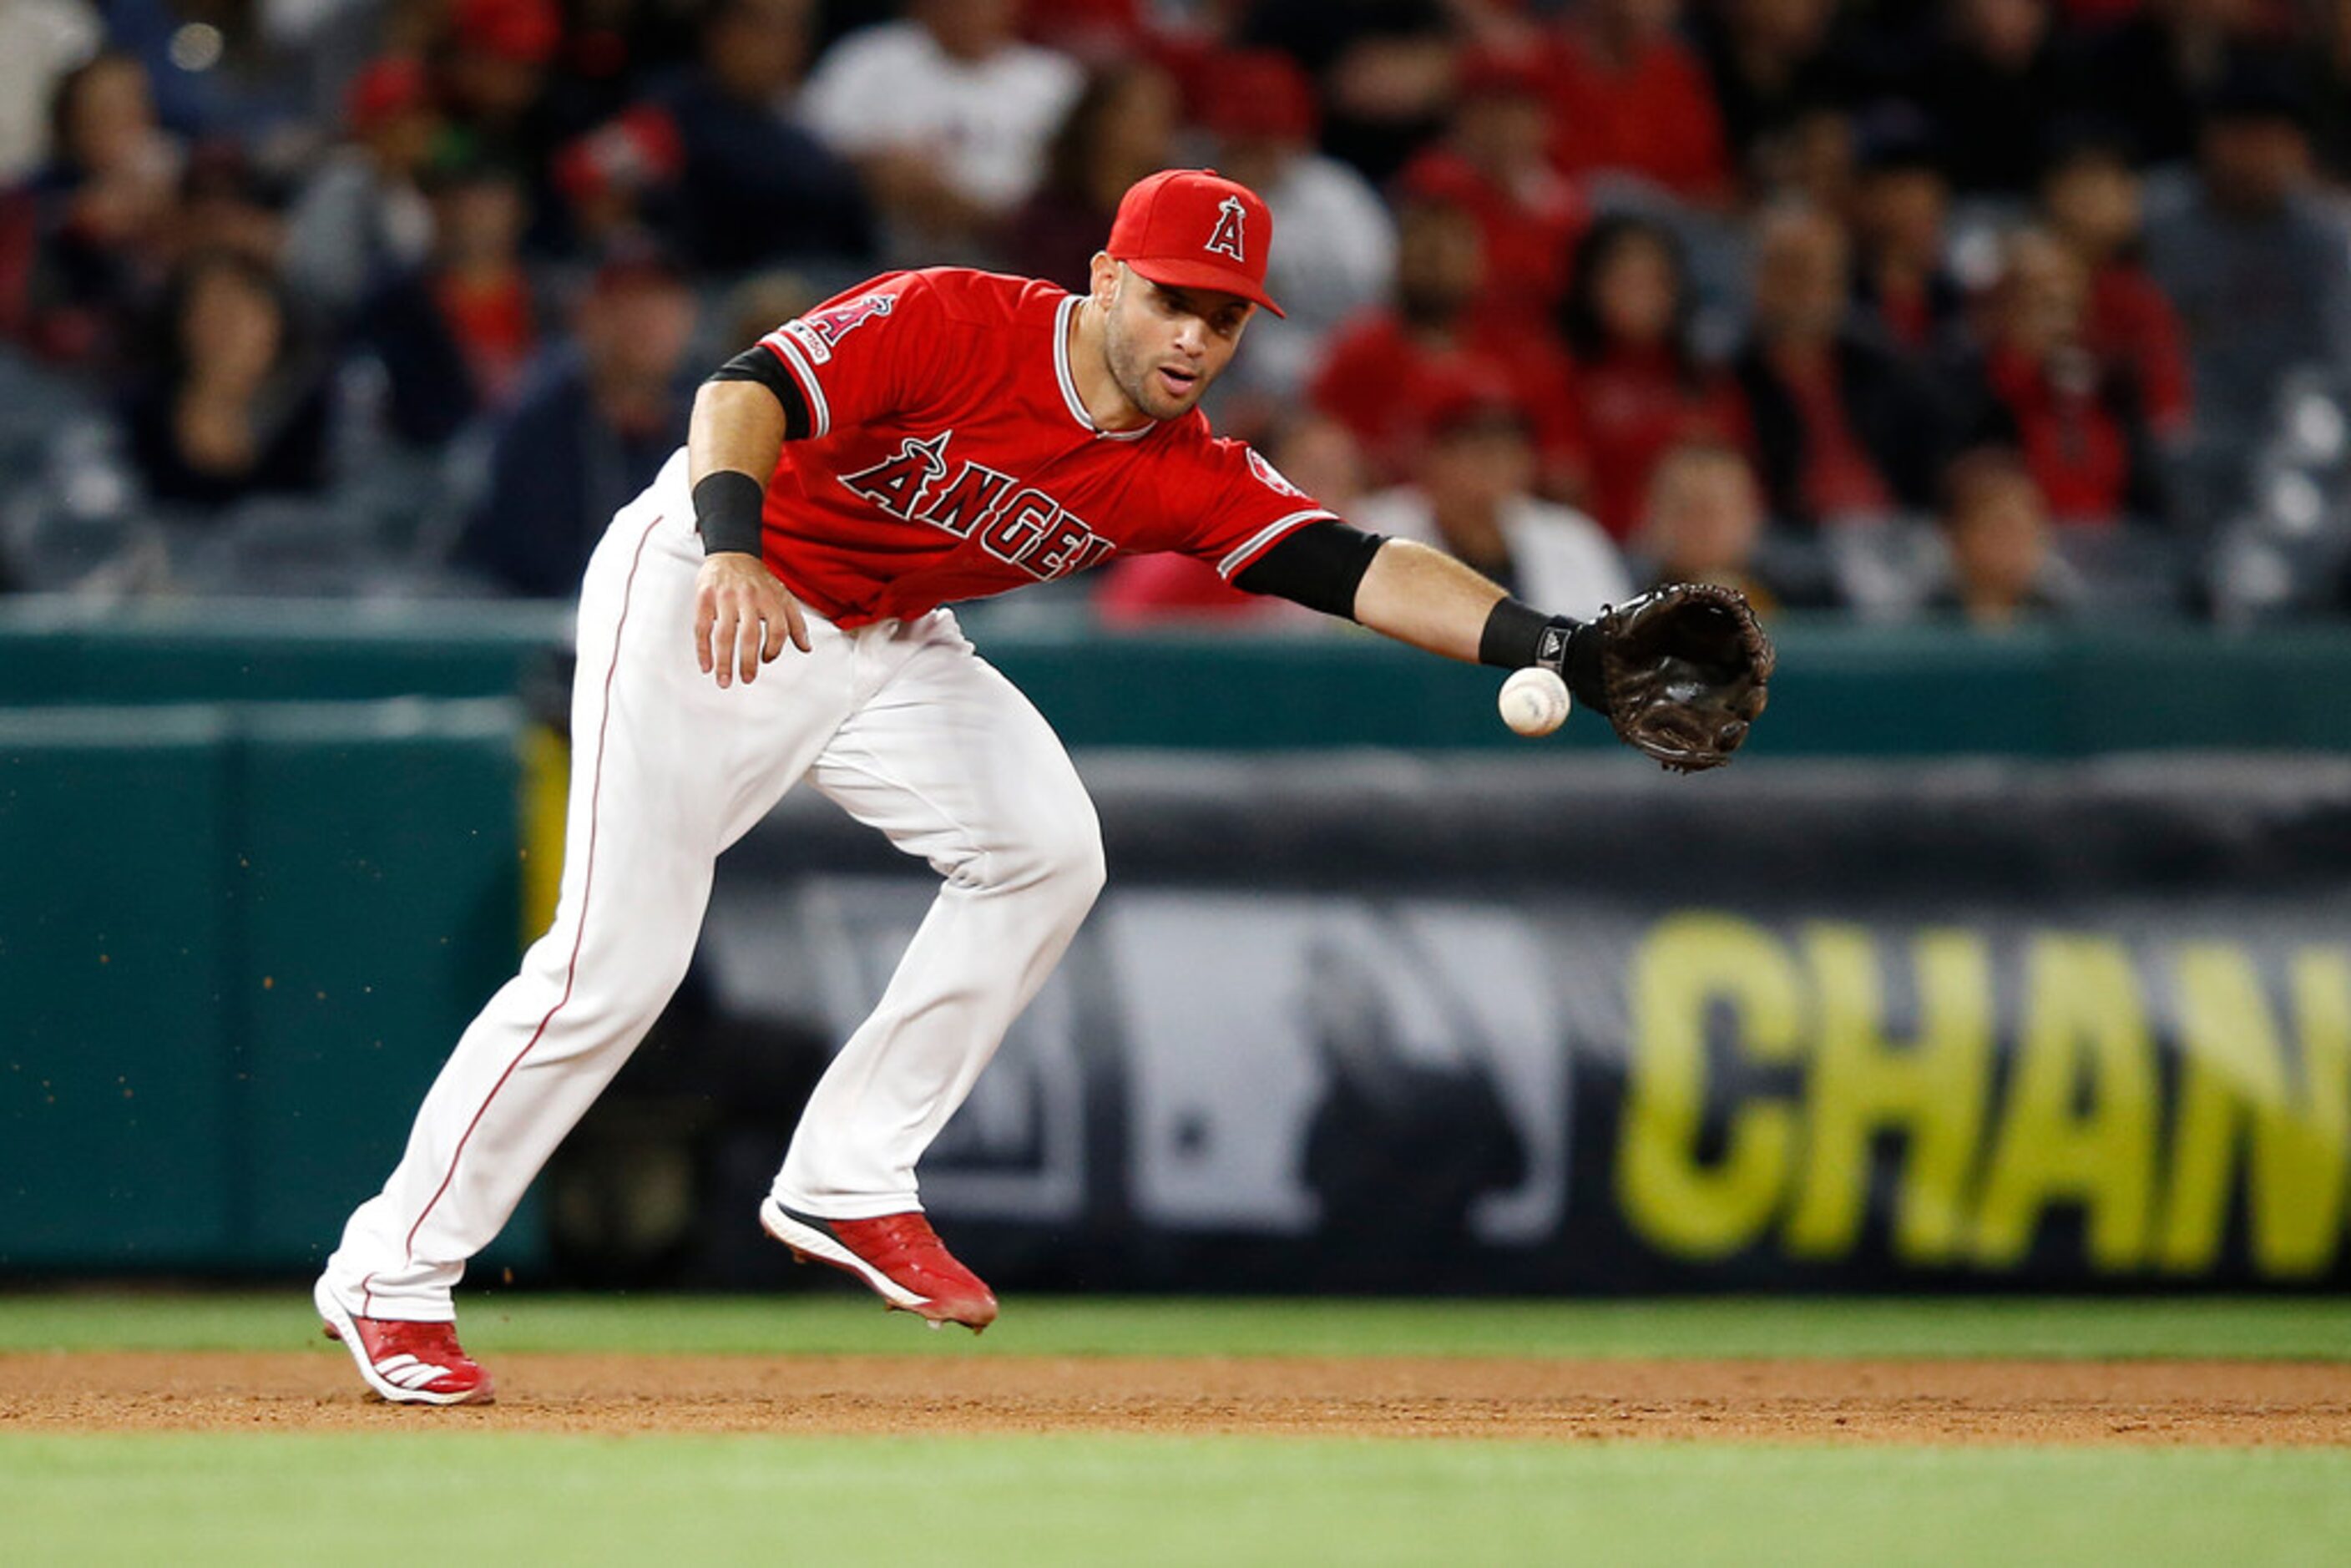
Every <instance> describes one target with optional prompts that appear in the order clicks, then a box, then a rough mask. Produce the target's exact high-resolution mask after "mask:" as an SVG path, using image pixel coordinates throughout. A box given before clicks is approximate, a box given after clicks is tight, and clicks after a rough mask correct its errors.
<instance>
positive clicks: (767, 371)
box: [710, 343, 816, 441]
mask: <svg viewBox="0 0 2351 1568" xmlns="http://www.w3.org/2000/svg"><path fill="white" fill-rule="evenodd" d="M710 379H711V380H712V381H714V382H758V383H759V384H760V385H761V386H763V387H766V388H767V389H768V391H769V392H773V393H775V394H776V401H777V402H779V403H782V404H783V405H784V439H785V440H786V441H805V440H807V439H808V436H809V433H810V431H812V430H814V429H815V428H816V420H815V419H814V417H813V416H811V415H810V413H809V405H808V397H807V395H806V394H805V393H803V392H801V391H800V384H799V382H796V381H794V380H792V373H791V372H790V371H788V370H786V369H784V363H783V361H781V360H778V358H776V356H775V355H774V354H773V353H772V352H770V351H769V350H766V349H763V348H761V347H760V346H759V345H758V344H757V343H754V344H752V345H751V346H750V347H749V348H747V349H746V350H743V351H742V352H741V353H739V354H737V355H736V356H735V357H734V358H733V359H731V360H729V361H726V363H725V364H723V365H721V366H719V367H718V368H717V369H716V370H715V371H711V372H710Z"/></svg>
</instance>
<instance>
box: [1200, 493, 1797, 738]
mask: <svg viewBox="0 0 2351 1568" xmlns="http://www.w3.org/2000/svg"><path fill="white" fill-rule="evenodd" d="M1316 528H1331V529H1335V530H1338V531H1337V532H1335V533H1332V534H1331V535H1328V536H1325V538H1323V539H1322V541H1320V542H1314V541H1312V540H1311V538H1310V536H1312V535H1313V534H1314V532H1315V529H1316ZM1350 535H1353V538H1354V539H1357V540H1361V541H1363V543H1362V544H1361V545H1359V546H1355V547H1353V548H1354V553H1353V560H1354V562H1355V563H1356V564H1355V566H1354V567H1353V568H1351V569H1350V570H1354V571H1357V572H1359V574H1360V575H1359V576H1358V577H1357V578H1356V580H1355V581H1354V582H1353V594H1352V609H1353V616H1354V618H1355V620H1357V621H1359V622H1362V623H1363V624H1364V625H1365V626H1368V627H1370V628H1371V629H1372V630H1373V631H1374V632H1382V633H1384V634H1385V635H1387V636H1390V637H1393V638H1395V639H1396V640H1397V641H1398V642H1400V643H1410V644H1411V645H1412V646H1414V647H1416V648H1422V649H1426V651H1428V652H1429V653H1441V654H1443V655H1445V656H1446V657H1447V658H1451V659H1459V660H1462V661H1464V662H1474V663H1478V664H1492V665H1496V666H1499V667H1500V668H1502V669H1510V670H1516V669H1522V668H1525V667H1526V666H1528V665H1540V666H1541V667H1543V668H1546V669H1549V670H1551V671H1552V672H1553V673H1554V674H1558V675H1559V676H1560V677H1561V678H1562V680H1563V681H1565V682H1566V683H1567V686H1568V689H1569V690H1570V691H1572V692H1573V693H1574V695H1575V700H1576V701H1577V702H1578V703H1580V704H1582V705H1583V706H1585V707H1587V708H1590V709H1592V710H1593V711H1594V712H1596V713H1599V714H1602V715H1604V716H1606V718H1607V720H1608V722H1609V724H1610V726H1611V727H1614V729H1615V731H1616V734H1617V736H1618V737H1620V738H1621V739H1622V740H1624V742H1625V744H1626V745H1627V746H1630V747H1633V748H1634V749H1635V750H1636V751H1641V752H1644V753H1646V754H1647V755H1648V756H1650V757H1653V758H1656V760H1657V761H1659V762H1660V763H1662V764H1664V765H1665V766H1666V767H1667V768H1671V769H1673V770H1674V771H1676V772H1681V773H1695V772H1698V771H1701V770H1703V769H1705V768H1719V767H1721V766H1722V765H1723V764H1724V763H1726V762H1728V761H1729V760H1730V758H1731V754H1732V753H1733V752H1735V751H1737V750H1738V749H1739V747H1740V743H1741V742H1743V741H1744V740H1745V739H1746V738H1747V732H1748V729H1749V727H1750V726H1751V725H1752V724H1753V723H1754V722H1755V720H1756V719H1757V718H1759V717H1761V715H1762V712H1763V706H1764V701H1765V698H1766V696H1767V695H1769V686H1770V683H1771V670H1772V666H1773V664H1774V663H1775V662H1776V661H1775V657H1774V654H1773V652H1772V648H1771V638H1769V637H1768V636H1766V635H1764V632H1763V629H1762V628H1761V626H1760V625H1758V624H1757V623H1756V621H1755V615H1754V612H1753V611H1752V610H1751V609H1750V607H1749V605H1748V603H1747V601H1746V598H1745V597H1744V596H1743V595H1741V594H1740V592H1739V591H1738V590H1736V589H1732V588H1723V587H1718V586H1716V585H1715V584H1712V583H1687V582H1684V583H1674V584H1671V585H1668V586H1667V587H1664V588H1658V589H1654V590H1652V591H1649V592H1647V593H1644V594H1641V595H1639V596H1637V597H1635V598H1634V599H1631V600H1628V601H1625V603H1623V604H1618V605H1612V606H1609V607H1608V608H1606V609H1604V610H1603V611H1602V612H1601V614H1600V616H1599V618H1598V619H1597V620H1594V621H1589V622H1583V621H1574V620H1571V619H1569V618H1568V617H1566V616H1563V615H1546V614H1545V613H1543V612H1541V610H1538V609H1536V608H1535V607H1533V606H1532V605H1529V604H1522V603H1520V601H1517V600H1515V599H1512V598H1510V596H1509V595H1508V594H1507V593H1505V592H1504V591H1502V589H1501V588H1500V587H1499V585H1497V584H1495V583H1493V582H1491V581H1489V580H1487V579H1486V578H1485V577H1483V576H1481V575H1479V573H1478V572H1476V571H1474V570H1471V569H1470V568H1468V567H1467V566H1465V565H1463V564H1462V563H1461V562H1459V561H1458V560H1455V559H1453V558H1452V557H1450V556H1447V555H1445V554H1443V553H1441V552H1439V551H1437V550H1434V549H1429V548H1428V547H1427V546H1426V545H1421V544H1416V543H1414V542H1412V541H1410V540H1408V539H1384V540H1379V541H1377V542H1376V544H1374V543H1373V542H1372V541H1371V539H1370V537H1369V536H1365V535H1360V534H1354V533H1353V530H1352V529H1346V528H1344V527H1343V525H1340V524H1318V525H1312V526H1310V527H1309V528H1301V529H1299V530H1298V532H1297V533H1296V534H1293V535H1291V536H1290V537H1289V538H1285V539H1283V540H1282V542H1281V543H1280V544H1279V545H1276V546H1275V547H1274V549H1272V550H1269V551H1268V552H1267V553H1266V555H1265V556H1263V557H1261V558H1259V559H1260V561H1261V562H1262V563H1264V565H1265V568H1266V571H1265V575H1264V576H1262V577H1259V579H1258V580H1257V581H1256V583H1255V584H1252V583H1244V584H1243V586H1245V587H1247V586H1261V587H1262V588H1264V589H1266V590H1269V591H1276V592H1283V593H1286V594H1288V595H1289V596H1290V597H1294V598H1298V599H1299V600H1300V601H1301V602H1311V603H1314V604H1315V607H1316V608H1317V609H1328V610H1331V611H1332V612H1333V613H1340V612H1343V608H1344V607H1345V606H1346V605H1347V604H1348V603H1349V602H1350V601H1349V597H1348V595H1347V594H1346V593H1345V591H1344V580H1343V578H1339V579H1333V578H1332V573H1331V571H1330V570H1329V563H1334V562H1337V561H1340V560H1342V559H1347V558H1345V557H1343V556H1342V555H1341V554H1340V553H1339V552H1338V547H1337V545H1336V544H1334V543H1333V542H1332V541H1345V540H1347V539H1348V538H1349V536H1350ZM1293 539H1295V540H1300V541H1301V542H1300V544H1299V545H1298V546H1297V547H1296V548H1291V541H1292V540H1293ZM1277 551H1287V552H1288V553H1287V557H1286V559H1284V560H1280V561H1277V560H1275V559H1274V558H1275V554H1276V552H1277ZM1250 570H1252V571H1256V570H1259V569H1258V568H1256V567H1252V568H1251V569H1250ZM1317 578H1319V579H1320V580H1321V581H1322V592H1321V594H1320V596H1319V601H1318V598H1317V597H1315V596H1310V595H1308V594H1306V593H1303V592H1301V591H1299V587H1300V584H1301V582H1305V581H1309V580H1315V579H1317ZM1235 580H1236V581H1239V580H1240V579H1238V578H1236V579H1235Z"/></svg>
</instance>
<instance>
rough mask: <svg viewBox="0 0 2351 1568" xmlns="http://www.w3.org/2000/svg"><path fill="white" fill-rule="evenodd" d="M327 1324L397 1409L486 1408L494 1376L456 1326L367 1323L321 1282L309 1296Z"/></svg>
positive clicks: (373, 1385) (374, 1386)
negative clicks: (465, 1343)
mask: <svg viewBox="0 0 2351 1568" xmlns="http://www.w3.org/2000/svg"><path fill="white" fill-rule="evenodd" d="M310 1296H311V1300H313V1301H316V1302H318V1304H319V1316H320V1317H322V1318H324V1319H326V1320H327V1337H328V1338H329V1339H332V1340H340V1341H341V1342H342V1343H343V1346H344V1348H345V1349H347V1350H349V1351H350V1353H351V1360H352V1361H354V1362H356V1363H358V1364H359V1369H360V1376H361V1377H363V1378H365V1379H366V1380H367V1385H368V1386H369V1387H370V1388H372V1389H374V1390H375V1391H376V1392H377V1393H378V1394H381V1395H382V1396H384V1397H385V1398H386V1399H389V1400H391V1401H392V1403H393V1404H396V1405H487V1404H489V1403H490V1401H491V1400H492V1399H493V1398H494V1397H495V1395H494V1394H493V1392H492V1390H491V1387H490V1375H489V1374H488V1373H486V1372H485V1371H483V1370H482V1367H481V1365H480V1364H479V1363H477V1362H475V1360H474V1358H473V1357H472V1356H469V1355H467V1354H465V1351H464V1350H463V1349H462V1348H460V1347H459V1345H458V1343H457V1325H456V1324H455V1323H412V1322H399V1321H398V1320H396V1319H392V1318H362V1317H359V1316H357V1315H355V1314H354V1313H351V1312H347V1311H345V1310H344V1308H343V1304H342V1302H340V1301H337V1300H336V1299H335V1294H334V1292H333V1291H329V1289H327V1281H324V1280H321V1281H319V1286H318V1289H317V1290H315V1291H312V1292H311V1293H310Z"/></svg>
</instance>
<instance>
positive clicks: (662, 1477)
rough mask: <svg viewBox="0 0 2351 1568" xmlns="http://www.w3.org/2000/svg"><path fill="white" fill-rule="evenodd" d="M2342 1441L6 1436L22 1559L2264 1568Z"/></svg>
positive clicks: (2340, 1528)
mask: <svg viewBox="0 0 2351 1568" xmlns="http://www.w3.org/2000/svg"><path fill="white" fill-rule="evenodd" d="M2346 1551H2351V1454H2345V1453H2336V1452H2323V1451H2308V1450H2301V1451H2290V1452H2282V1453H2274V1454H2256V1453H2249V1452H2240V1451H2229V1450H2220V1449H2144V1450H2130V1449H2105V1450H2079V1451H2067V1450H2062V1449H1976V1450H1949V1451H1941V1452H1938V1451H1936V1450H1932V1449H1883V1450H1870V1449H1858V1448H1812V1449H1805V1448H1699V1447H1682V1446H1670V1445H1628V1446H1623V1447H1614V1446H1605V1447H1604V1446H1553V1447H1543V1446H1535V1445H1516V1444H1510V1445H1505V1444H1484V1443H1480V1444H1457V1445H1447V1444H1434V1443H1379V1442H1339V1441H1311V1442H1277V1441H1270V1440H1264V1439H1255V1438H1249V1439H1239V1438H1234V1439H1225V1440H1219V1441H1208V1440H1197V1439H1174V1438H1158V1437H992V1438H989V1439H987V1440H986V1441H963V1442H958V1441H950V1440H944V1439H928V1438H919V1439H918V1438H905V1439H899V1438H859V1439H838V1438H834V1439H820V1438H806V1437H738V1438H689V1437H663V1438H644V1437H637V1438H572V1437H535V1438H525V1437H507V1436H499V1435H492V1434H455V1433H443V1434H437V1435H392V1436H384V1437H365V1436H345V1437H318V1438H310V1439H307V1440H303V1439H294V1438H287V1437H267V1436H243V1435H238V1436H229V1437H103V1438H100V1437H80V1438H55V1437H0V1552H5V1555H6V1556H7V1558H8V1560H9V1561H10V1562H12V1563H76V1564H80V1563H141V1564H146V1563H157V1562H169V1563H173V1564H175V1565H176V1564H204V1563H238V1564H244V1563H278V1562H295V1561H301V1562H304V1563H328V1562H330V1563H337V1564H339V1565H343V1568H359V1565H362V1564H369V1563H399V1564H402V1565H403V1568H406V1565H410V1564H414V1563H433V1564H435V1565H439V1564H461V1563H500V1564H512V1563H548V1564H553V1563H563V1564H572V1563H631V1564H634V1563H673V1564H681V1565H683V1564H688V1563H692V1564H697V1565H699V1564H705V1563H901V1562H903V1563H925V1562H932V1561H943V1562H948V1563H956V1564H960V1565H969V1568H979V1565H984V1564H995V1563H1018V1564H1021V1565H1022V1568H1052V1565H1056V1564H1062V1563H1070V1564H1097V1563H1103V1564H1107V1563H1118V1564H1132V1563H1143V1564H1157V1563H1168V1564H1186V1565H1190V1564H1200V1565H1207V1564H1222V1563H1281V1564H1311V1563H1346V1564H1350V1565H1355V1564H1364V1565H1373V1564H1384V1563H1431V1564H1437V1563H1445V1564H1452V1563H1511V1564H1521V1563H1608V1564H1620V1563H1622V1564H1640V1563H1660V1564H1676V1565H1680V1564H1690V1563H1738V1564H1774V1563H1788V1564H1802V1565H1803V1568H1841V1565H1844V1564H1853V1565H1855V1568H1863V1565H1866V1568H1880V1565H1884V1564H1890V1563H1904V1564H1907V1563H1935V1564H1972V1563H1986V1564H1997V1565H1999V1568H2024V1565H2029V1564H2040V1563H2051V1564H2055V1563H2064V1564H2085V1565H2091V1564H2105V1563H2129V1564H2132V1565H2133V1568H2155V1565H2160V1564H2171V1563H2183V1564H2184V1563H2196V1564H2206V1563H2230V1564H2270V1563H2281V1564H2283V1563H2328V1562H2340V1561H2343V1560H2344V1553H2345V1552H2346Z"/></svg>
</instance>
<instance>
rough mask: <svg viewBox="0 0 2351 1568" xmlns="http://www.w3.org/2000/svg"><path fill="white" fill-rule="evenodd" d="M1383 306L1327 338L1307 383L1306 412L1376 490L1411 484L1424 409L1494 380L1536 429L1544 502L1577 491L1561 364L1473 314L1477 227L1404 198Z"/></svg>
mask: <svg viewBox="0 0 2351 1568" xmlns="http://www.w3.org/2000/svg"><path fill="white" fill-rule="evenodd" d="M1396 231H1397V247H1396V287H1395V301H1394V303H1393V304H1391V305H1388V306H1385V307H1383V308H1378V309H1374V310H1370V311H1366V312H1364V313H1363V314H1362V315H1359V316H1357V317H1356V318H1355V319H1353V321H1352V322H1350V323H1349V324H1348V325H1346V326H1345V327H1343V328H1342V329H1340V330H1339V331H1338V333H1337V334H1336V335H1335V336H1334V337H1333V338H1332V341H1331V344H1330V346H1329V350H1328V351H1327V352H1326V354H1325V355H1324V358H1323V360H1322V368H1321V369H1320V370H1319V371H1316V372H1315V374H1314V376H1313V378H1312V380H1311V382H1310V383H1309V394H1308V395H1309V398H1310V401H1311V402H1312V403H1313V405H1314V406H1315V407H1316V408H1319V409H1321V410H1322V412H1323V413H1328V414H1330V415H1332V417H1334V418H1336V419H1337V420H1338V421H1339V422H1340V423H1343V424H1344V425H1345V426H1346V427H1347V428H1348V429H1349V430H1350V431H1352V432H1353V434H1354V436H1355V439H1356V440H1357V441H1358V442H1360V443H1362V444H1363V447H1364V451H1365V452H1366V453H1367V454H1369V455H1370V456H1371V460H1372V465H1373V467H1374V470H1375V472H1376V474H1377V476H1378V477H1379V478H1380V479H1381V480H1382V481H1383V482H1385V483H1390V484H1395V483H1401V482H1403V481H1404V480H1405V479H1408V478H1409V477H1411V475H1412V472H1413V468H1414V465H1416V463H1417V462H1418V461H1419V458H1420V455H1421V452H1422V450H1423V449H1424V448H1425V447H1426V444H1427V440H1428V434H1429V432H1430V430H1431V428H1432V426H1433V423H1434V420H1433V412H1434V405H1435V404H1436V403H1437V402H1438V401H1440V399H1441V397H1442V396H1443V395H1444V394H1445V393H1446V392H1447V389H1448V388H1450V387H1452V386H1455V385H1458V384H1459V383H1460V382H1462V381H1463V380H1466V379H1477V378H1480V377H1483V378H1487V379H1492V380H1499V381H1500V382H1503V383H1504V384H1505V385H1507V386H1509V387H1510V389H1511V391H1512V392H1513V394H1514V395H1515V396H1516V398H1517V399H1518V401H1519V402H1520V405H1521V406H1522V407H1524V408H1525V409H1526V411H1527V413H1528V415H1529V417H1530V418H1531V419H1532V420H1533V421H1534V423H1535V426H1536V444H1537V447H1538V449H1539V450H1540V451H1541V454H1542V458H1543V477H1542V480H1541V483H1540V486H1539V487H1540V488H1541V490H1542V491H1543V492H1544V493H1545V494H1547V495H1553V496H1562V495H1568V494H1572V493H1573V491H1574V490H1575V489H1576V488H1577V487H1579V486H1580V484H1581V460H1580V456H1579V454H1578V452H1577V450H1576V446H1575V427H1574V419H1573V410H1572V407H1571V386H1570V380H1569V367H1568V364H1567V360H1566V356H1565V355H1563V354H1562V353H1561V352H1560V351H1559V350H1558V349H1557V348H1556V347H1555V346H1554V345H1553V344H1552V342H1551V340H1549V339H1548V338H1541V337H1535V336H1531V335H1529V334H1526V333H1523V332H1520V333H1502V332H1497V331H1496V330H1494V329H1492V328H1491V327H1490V326H1489V325H1486V324H1484V323H1483V322H1481V321H1480V320H1479V316H1478V313H1477V310H1476V308H1475V307H1476V304H1477V300H1478V298H1479V291H1480V290H1481V289H1482V287H1484V284H1485V251H1484V244H1483V241H1482V240H1481V239H1480V238H1479V232H1478V224H1477V220H1476V219H1475V218H1473V217H1472V216H1470V214H1468V213H1467V212H1464V211H1463V210H1462V209H1461V208H1460V207H1458V206H1456V205H1455V204H1452V203H1450V202H1443V201H1432V200H1429V199H1428V198H1426V197H1425V196H1420V195H1416V194H1414V193H1410V192H1406V193H1404V198H1403V205H1402V207H1401V209H1400V210H1399V212H1398V213H1397V214H1396Z"/></svg>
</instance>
